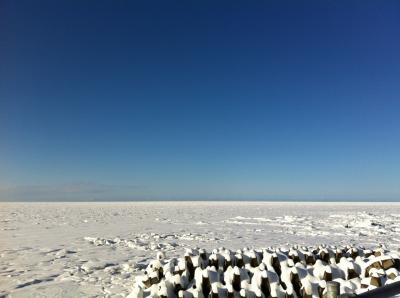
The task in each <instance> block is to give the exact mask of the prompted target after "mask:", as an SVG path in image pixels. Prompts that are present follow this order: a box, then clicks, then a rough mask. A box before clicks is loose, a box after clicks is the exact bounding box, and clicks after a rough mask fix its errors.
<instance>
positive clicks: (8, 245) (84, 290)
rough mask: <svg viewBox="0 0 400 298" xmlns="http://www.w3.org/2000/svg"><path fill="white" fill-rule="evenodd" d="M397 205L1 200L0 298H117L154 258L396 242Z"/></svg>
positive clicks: (393, 246) (391, 244) (390, 244)
mask: <svg viewBox="0 0 400 298" xmlns="http://www.w3.org/2000/svg"><path fill="white" fill-rule="evenodd" d="M399 227H400V204H395V203H390V204H386V203H385V204H383V203H382V204H373V203H346V204H344V203H294V202H286V203H280V202H146V203H141V202H126V203H0V296H1V295H7V294H9V293H12V297H32V296H34V295H39V296H40V297H56V296H65V297H82V296H83V297H86V296H88V297H95V296H98V297H104V296H112V297H119V296H120V297H124V296H126V295H127V294H128V293H130V292H131V291H132V287H133V283H134V280H135V276H137V275H139V274H142V270H144V268H146V266H147V265H148V263H149V261H150V260H151V259H154V258H155V256H156V254H157V251H160V250H161V251H165V252H166V254H167V256H168V257H174V256H181V255H182V254H183V253H184V251H185V249H186V248H191V247H196V246H197V247H202V248H206V249H208V250H212V249H214V248H217V247H220V246H225V247H228V248H230V249H235V250H236V249H239V248H243V246H248V247H256V248H261V247H267V246H280V245H285V244H287V243H290V244H299V245H316V244H320V243H326V244H328V245H329V244H335V245H344V244H354V245H364V246H366V247H370V246H373V247H375V246H376V245H377V244H378V243H385V244H386V245H387V247H388V248H389V249H391V250H397V248H398V247H399V244H400V236H399V234H400V233H399V232H400V230H399Z"/></svg>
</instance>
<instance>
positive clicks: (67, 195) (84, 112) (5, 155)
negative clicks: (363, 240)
mask: <svg viewBox="0 0 400 298" xmlns="http://www.w3.org/2000/svg"><path fill="white" fill-rule="evenodd" d="M399 16H400V2H399V1H384V2H380V1H368V0H365V1H352V0H350V1H208V0H206V1H66V0H59V1H41V0H39V1H27V0H21V1H11V0H5V1H1V2H0V201H4V200H9V201H17V200H22V201H23V200H26V201H37V200H39V201H41V200H43V201H49V200H54V201H62V200H78V201H79V200H83V201H90V200H129V199H132V200H148V199H158V200H162V199H166V200H171V199H206V200H207V199H224V200H226V199H243V200H246V199H249V200H260V199H281V200H296V199H298V200H382V201H385V200H400V54H399V53H400V38H399V36H400V17H399Z"/></svg>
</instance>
